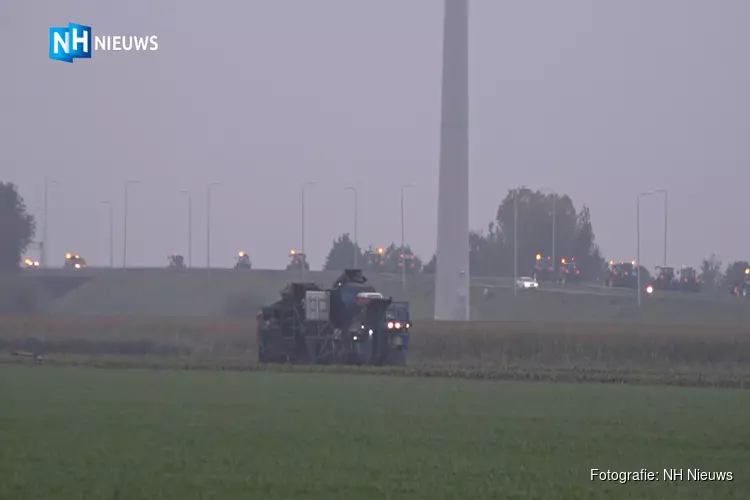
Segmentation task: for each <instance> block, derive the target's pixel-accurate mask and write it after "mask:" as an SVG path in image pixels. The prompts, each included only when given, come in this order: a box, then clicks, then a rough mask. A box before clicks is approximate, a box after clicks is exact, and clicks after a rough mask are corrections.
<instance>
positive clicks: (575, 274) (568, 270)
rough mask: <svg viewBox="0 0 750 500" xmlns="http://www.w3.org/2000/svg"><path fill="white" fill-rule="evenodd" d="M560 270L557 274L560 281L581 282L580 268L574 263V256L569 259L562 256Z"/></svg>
mask: <svg viewBox="0 0 750 500" xmlns="http://www.w3.org/2000/svg"><path fill="white" fill-rule="evenodd" d="M560 262H561V264H562V265H561V266H560V272H559V275H558V276H557V280H558V281H559V282H560V283H580V282H581V270H580V269H579V268H578V265H577V264H576V258H575V257H571V258H570V260H567V259H565V258H563V259H562V260H561V261H560Z"/></svg>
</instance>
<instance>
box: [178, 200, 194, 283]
mask: <svg viewBox="0 0 750 500" xmlns="http://www.w3.org/2000/svg"><path fill="white" fill-rule="evenodd" d="M180 193H182V194H186V195H187V197H188V267H190V268H192V267H193V195H192V194H191V193H190V191H187V190H186V189H183V190H182V191H180Z"/></svg>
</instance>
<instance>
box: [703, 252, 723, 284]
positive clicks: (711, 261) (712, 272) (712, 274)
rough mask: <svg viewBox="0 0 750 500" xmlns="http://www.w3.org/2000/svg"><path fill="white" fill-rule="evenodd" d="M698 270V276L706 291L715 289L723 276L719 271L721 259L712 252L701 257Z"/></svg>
mask: <svg viewBox="0 0 750 500" xmlns="http://www.w3.org/2000/svg"><path fill="white" fill-rule="evenodd" d="M699 272H700V274H699V275H698V278H699V279H700V280H701V282H702V283H703V286H704V288H705V290H706V291H713V290H716V289H717V288H718V287H719V286H720V285H721V282H722V280H723V278H724V276H723V274H722V272H721V261H720V260H719V259H717V258H716V255H714V254H711V256H710V257H708V258H704V259H703V261H702V262H701V268H700V271H699Z"/></svg>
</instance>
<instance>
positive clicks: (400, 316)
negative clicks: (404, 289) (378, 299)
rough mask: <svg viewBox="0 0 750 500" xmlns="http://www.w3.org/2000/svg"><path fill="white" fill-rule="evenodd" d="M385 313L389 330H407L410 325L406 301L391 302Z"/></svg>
mask: <svg viewBox="0 0 750 500" xmlns="http://www.w3.org/2000/svg"><path fill="white" fill-rule="evenodd" d="M385 313H386V320H387V321H388V323H387V327H388V329H389V330H395V331H403V332H408V331H409V328H411V327H412V322H411V315H410V314H409V303H408V302H403V301H399V302H391V303H390V304H389V305H388V308H387V309H386V311H385Z"/></svg>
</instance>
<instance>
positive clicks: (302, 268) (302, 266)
mask: <svg viewBox="0 0 750 500" xmlns="http://www.w3.org/2000/svg"><path fill="white" fill-rule="evenodd" d="M316 184H317V182H315V181H307V182H304V183H303V184H302V188H301V190H300V191H301V193H300V199H301V202H302V203H301V205H302V247H301V248H302V255H303V256H304V261H302V262H300V277H301V281H305V265H306V264H307V263H308V262H309V261H308V260H307V252H305V188H307V187H308V186H314V185H316Z"/></svg>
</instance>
